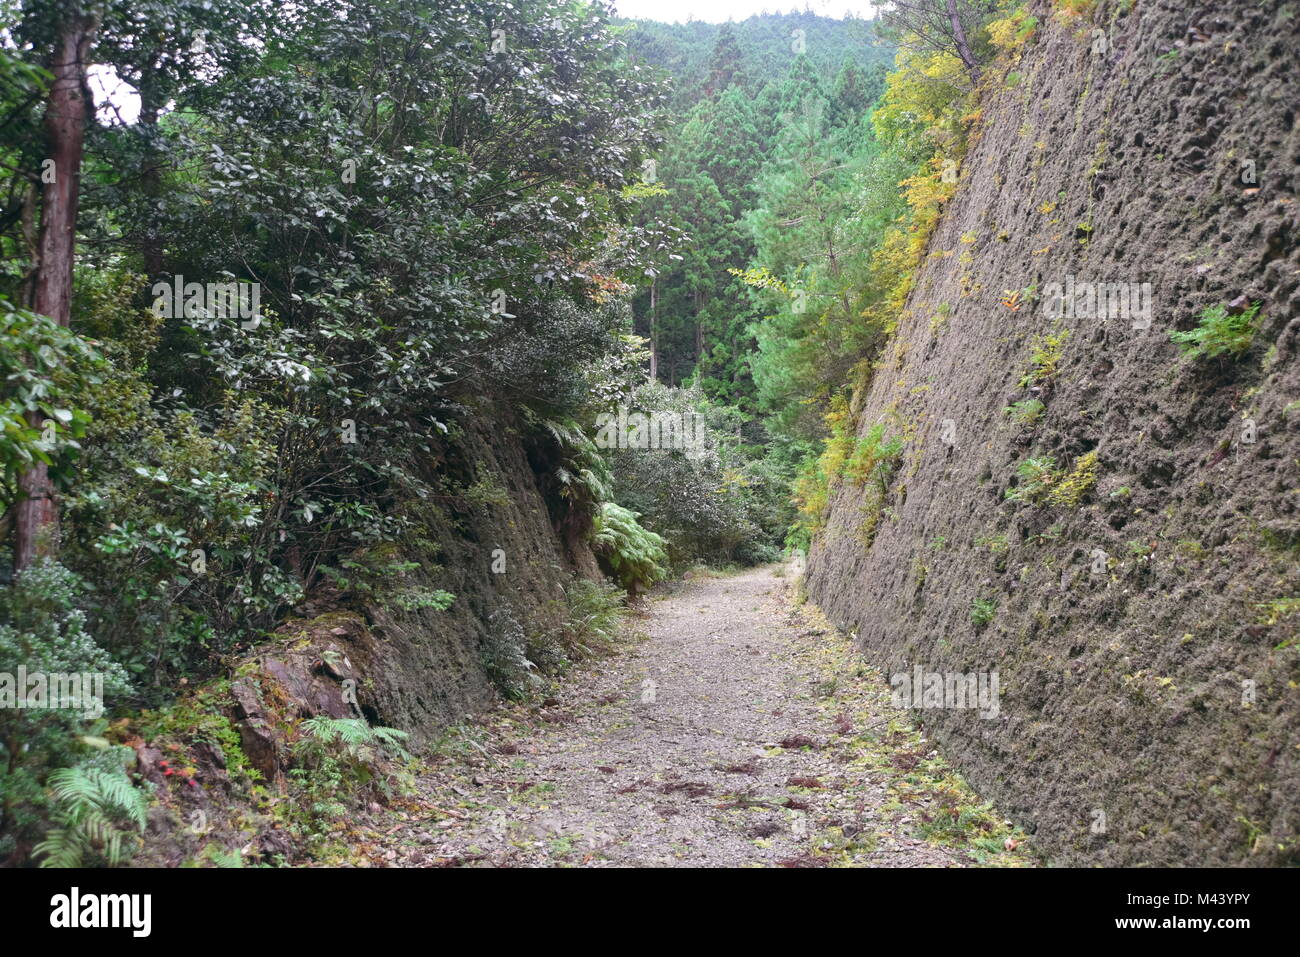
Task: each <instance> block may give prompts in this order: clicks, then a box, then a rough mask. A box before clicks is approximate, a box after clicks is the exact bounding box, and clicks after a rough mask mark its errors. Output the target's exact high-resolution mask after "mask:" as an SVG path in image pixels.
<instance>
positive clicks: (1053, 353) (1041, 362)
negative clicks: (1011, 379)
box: [1020, 329, 1070, 389]
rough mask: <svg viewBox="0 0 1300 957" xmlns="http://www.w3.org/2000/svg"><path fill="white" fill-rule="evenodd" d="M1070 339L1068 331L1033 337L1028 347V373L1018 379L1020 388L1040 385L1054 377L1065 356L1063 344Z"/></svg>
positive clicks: (1063, 330)
mask: <svg viewBox="0 0 1300 957" xmlns="http://www.w3.org/2000/svg"><path fill="white" fill-rule="evenodd" d="M1069 338H1070V330H1069V329H1062V330H1061V331H1060V332H1049V333H1045V334H1043V335H1039V336H1034V339H1033V342H1032V343H1031V345H1030V353H1029V371H1028V372H1026V373H1025V374H1024V375H1023V376H1021V378H1020V388H1022V389H1027V388H1029V387H1030V386H1035V385H1042V384H1043V383H1044V382H1047V381H1049V380H1051V379H1054V378H1055V377H1056V374H1057V372H1058V371H1059V367H1060V364H1061V359H1062V358H1064V356H1065V343H1066V340H1067V339H1069Z"/></svg>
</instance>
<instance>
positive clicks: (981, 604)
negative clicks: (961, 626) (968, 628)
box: [970, 598, 998, 628]
mask: <svg viewBox="0 0 1300 957" xmlns="http://www.w3.org/2000/svg"><path fill="white" fill-rule="evenodd" d="M997 611H998V601H997V599H996V598H976V599H975V600H974V601H972V602H971V603H970V620H971V624H972V625H974V626H975V627H976V628H983V627H984V626H985V625H987V624H988V623H989V622H991V621H992V620H993V616H994V615H996V614H997Z"/></svg>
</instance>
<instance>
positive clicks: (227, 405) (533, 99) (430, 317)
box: [0, 0, 663, 859]
mask: <svg viewBox="0 0 1300 957" xmlns="http://www.w3.org/2000/svg"><path fill="white" fill-rule="evenodd" d="M92 8H93V9H92ZM5 10H6V13H8V14H12V21H13V22H15V23H17V27H16V28H15V29H14V31H12V33H10V34H6V36H5V38H4V40H3V41H0V50H2V53H3V55H2V56H0V81H2V82H0V113H2V115H0V119H3V120H4V121H5V124H6V137H5V141H4V143H5V145H4V146H3V147H0V153H3V157H2V158H3V161H4V162H3V167H0V168H2V169H3V173H0V181H2V182H0V197H3V202H4V206H3V209H0V252H2V256H3V262H4V269H3V270H2V271H0V303H3V310H4V311H3V317H4V318H3V321H4V325H5V334H4V335H3V336H2V337H0V370H2V371H3V372H4V375H5V383H6V385H5V390H4V393H3V395H0V402H3V405H2V406H0V408H2V409H3V415H4V423H5V428H4V436H3V442H2V443H0V456H2V457H3V461H4V465H5V481H4V482H3V484H2V486H0V488H3V493H2V494H3V496H4V501H3V503H2V504H3V507H4V508H5V509H6V511H12V506H13V505H14V503H15V501H16V499H17V496H18V489H17V483H16V477H17V475H18V474H19V473H20V472H21V471H22V470H24V469H26V468H28V467H30V465H31V464H32V463H33V462H36V461H41V462H44V463H46V464H47V465H48V466H49V467H50V469H51V474H52V478H53V481H54V483H55V487H56V489H58V490H59V492H60V496H59V502H58V504H59V512H60V518H61V522H60V526H61V527H60V529H59V541H58V543H57V544H58V564H54V563H50V564H48V565H42V566H40V567H39V568H32V569H30V570H27V571H24V572H21V573H20V574H19V575H18V576H17V577H15V578H14V579H13V581H12V583H11V585H10V586H8V587H7V588H5V589H4V590H3V599H4V601H5V604H6V612H7V614H6V616H5V624H4V626H3V627H4V630H3V632H2V633H0V672H5V673H12V672H14V671H15V670H16V668H17V666H18V664H19V663H22V662H27V663H28V665H29V667H37V666H42V667H43V666H46V665H48V666H49V667H51V668H52V667H54V665H55V664H58V665H60V666H61V667H62V668H63V669H64V670H69V671H82V670H91V671H100V672H106V673H108V674H110V675H111V677H112V680H111V681H109V682H106V696H107V698H108V699H109V706H110V708H113V707H116V708H121V707H124V706H129V705H135V706H140V705H145V706H152V705H155V704H158V703H162V702H165V701H167V700H168V699H170V698H171V697H172V696H174V695H175V693H176V689H177V688H178V687H179V686H180V685H181V683H182V682H183V681H191V680H193V679H195V678H202V677H204V676H207V675H210V674H212V673H213V672H214V671H215V669H217V668H218V667H219V666H220V664H221V662H222V660H223V656H225V655H226V654H228V653H229V652H231V651H237V650H239V649H241V648H243V647H247V646H248V645H250V644H252V643H255V642H257V641H259V640H261V639H262V638H263V637H264V636H265V635H266V633H267V632H268V630H269V629H271V628H273V627H274V626H275V625H276V624H277V622H278V621H280V620H281V618H282V617H283V616H284V615H285V614H286V613H288V612H289V611H290V610H291V609H292V608H293V607H294V606H295V604H297V603H298V602H300V601H301V600H302V599H303V598H304V597H306V596H308V595H310V594H311V593H312V592H313V590H314V589H317V588H319V587H322V586H324V585H329V586H331V587H333V588H336V589H342V591H343V592H344V595H345V597H346V596H347V595H349V594H350V595H352V597H353V598H355V599H356V600H357V601H359V602H360V601H371V600H389V599H391V600H394V601H399V603H400V601H401V600H403V599H404V598H405V599H409V598H410V596H387V595H386V593H384V592H383V591H382V590H381V589H379V588H378V587H377V585H376V583H382V582H384V581H385V580H388V581H391V580H398V579H400V576H401V575H403V574H404V573H405V572H406V571H408V570H409V563H403V562H401V561H399V560H398V559H393V560H391V561H390V562H389V564H388V565H384V564H383V561H388V560H387V559H384V560H381V559H379V558H378V557H377V556H382V555H385V554H389V552H386V551H385V549H384V548H383V546H385V545H386V544H388V543H399V542H401V541H402V540H404V539H405V538H407V537H409V536H418V535H419V533H420V529H419V528H418V527H417V523H416V520H415V519H414V518H413V517H412V510H411V509H409V508H407V507H405V503H410V502H420V501H425V502H438V501H445V500H446V498H447V497H446V496H445V495H444V494H443V492H444V491H445V490H444V488H443V487H442V485H441V484H440V481H439V479H438V477H437V476H432V477H431V476H430V474H429V470H428V468H427V464H426V463H428V462H430V461H438V460H439V459H440V458H442V457H444V456H445V455H446V453H447V450H448V449H449V448H450V447H452V446H453V445H454V444H455V443H456V442H457V440H458V436H459V434H460V433H461V429H462V422H463V421H464V419H465V418H466V417H467V416H468V415H471V414H473V412H472V407H473V406H474V405H475V404H476V403H477V401H478V399H479V397H481V396H483V395H485V394H486V395H488V396H490V397H492V398H494V399H495V400H497V401H504V402H508V403H511V404H513V405H514V407H515V408H516V409H517V410H518V412H519V414H520V418H521V419H522V420H523V421H524V423H525V427H526V428H527V429H528V436H527V441H528V442H529V443H530V446H531V447H532V448H533V449H534V450H535V451H536V453H537V455H536V459H537V461H538V462H541V463H549V465H550V467H549V468H548V469H547V472H546V475H545V476H544V480H545V482H546V483H549V484H547V485H546V491H547V493H548V504H549V505H551V506H552V507H553V510H554V517H555V518H556V521H557V523H558V524H562V525H563V524H566V523H567V524H571V525H574V526H575V527H582V525H583V524H584V522H585V524H586V525H587V526H589V525H590V523H591V520H592V518H593V517H594V515H595V514H596V512H597V510H598V508H599V505H600V502H601V501H603V500H604V499H605V498H607V496H608V495H609V494H610V490H609V487H608V484H607V483H606V484H602V483H601V481H600V476H601V474H602V472H603V471H604V469H603V464H602V463H600V462H599V457H598V456H594V457H593V456H592V454H591V452H592V446H591V443H590V440H589V438H587V436H586V435H585V434H584V429H585V428H588V427H589V423H590V421H591V419H592V418H593V416H594V414H595V409H597V408H599V407H602V405H603V404H604V403H607V402H612V401H617V400H619V398H620V397H624V396H625V395H626V392H627V389H628V386H627V382H628V380H629V375H630V374H631V373H632V372H633V371H634V370H635V366H636V355H637V351H636V343H635V340H634V339H632V338H631V332H632V330H631V328H630V325H629V322H628V314H627V309H626V306H625V305H624V304H623V303H622V302H621V299H622V298H624V297H626V295H627V294H628V293H629V292H630V291H631V290H632V288H633V285H632V284H633V283H634V282H636V281H638V280H639V279H640V278H641V277H642V276H643V274H644V270H645V268H646V266H647V263H648V262H650V258H651V257H652V255H653V248H654V245H655V243H656V242H657V241H658V240H657V239H655V237H654V235H653V234H652V231H650V230H646V229H643V228H641V227H639V226H638V224H637V222H636V215H637V208H638V206H639V204H640V203H641V202H642V201H643V200H644V196H645V190H644V188H643V185H642V184H641V169H642V164H643V161H644V160H646V159H647V158H649V157H650V156H651V155H652V154H653V153H654V152H655V151H656V150H657V149H658V147H659V146H660V143H661V136H660V133H659V132H658V130H659V128H660V126H661V124H662V117H661V115H660V107H661V105H662V102H663V94H662V92H661V90H660V88H659V86H657V85H656V81H654V79H653V78H652V76H651V71H650V70H649V69H648V68H647V67H645V66H643V65H638V64H636V63H634V62H633V61H632V60H631V59H630V58H629V57H628V55H627V52H626V49H625V44H624V43H623V41H622V40H621V39H620V38H619V37H618V36H617V35H616V33H615V32H613V31H612V30H611V29H610V26H609V23H608V12H607V11H606V10H604V9H603V8H602V7H600V6H599V5H589V4H582V3H579V4H569V3H559V2H556V3H548V2H532V3H528V4H525V5H523V6H522V7H521V6H518V5H513V4H510V3H505V2H492V0H489V2H473V3H460V4H436V5H429V4H417V3H410V2H405V0H356V2H347V3H344V4H342V5H339V4H330V5H324V4H304V5H297V6H293V7H291V8H286V7H283V6H282V5H275V6H274V9H272V7H271V6H268V5H263V4H261V3H259V2H257V0H249V2H246V3H235V4H220V5H213V4H208V3H200V2H197V0H195V2H193V3H191V2H189V0H174V2H168V0H147V2H144V3H130V4H127V3H116V2H99V3H91V2H89V0H87V3H85V4H80V5H79V4H78V3H75V2H74V3H63V2H54V0H50V2H45V0H30V2H23V3H21V4H20V5H14V4H8V3H7V4H5ZM83 12H87V13H92V14H94V15H96V18H97V28H96V30H95V33H94V36H93V42H92V43H91V45H90V47H89V54H88V55H89V58H90V60H91V62H94V63H96V64H99V65H101V66H102V67H103V68H104V69H106V70H108V71H111V72H110V75H112V76H116V77H118V78H121V79H122V80H123V81H125V82H126V83H127V84H129V85H130V89H133V90H134V91H135V92H136V93H138V94H139V99H138V105H139V116H138V118H133V119H124V118H123V116H121V115H115V114H114V112H113V109H109V110H101V111H100V113H99V116H98V120H97V121H96V122H92V123H90V124H89V125H88V127H87V130H86V148H85V153H84V159H83V163H82V181H81V191H80V195H79V197H78V198H79V201H80V216H79V220H78V222H79V231H80V233H81V239H82V241H81V243H80V246H79V248H78V250H77V259H76V272H75V276H74V283H73V289H72V299H73V302H72V318H71V324H70V328H64V327H61V326H59V325H57V324H55V323H52V322H50V321H49V320H48V319H46V318H44V317H39V316H35V315H33V314H32V313H31V311H30V310H29V309H26V308H20V307H19V305H18V304H23V303H29V302H30V301H31V294H32V293H31V290H32V286H33V282H34V280H35V276H36V275H37V272H38V270H39V269H40V268H41V262H40V258H39V255H38V249H37V244H36V241H35V240H36V232H37V228H38V225H39V220H40V216H41V215H42V210H43V206H42V203H43V197H44V196H45V191H46V188H47V186H48V180H45V181H43V180H42V171H43V169H44V165H43V157H44V156H46V155H47V148H48V147H47V142H46V130H45V129H44V127H43V125H42V120H43V113H44V104H45V100H46V94H47V92H48V83H49V75H48V74H47V73H46V72H45V71H44V69H43V67H44V66H45V65H46V64H47V63H48V61H49V60H50V58H51V56H52V55H53V50H54V45H55V42H56V40H57V38H58V35H59V31H60V30H61V29H62V25H63V24H66V23H69V22H71V21H72V20H74V19H75V18H76V17H78V16H79V15H80V14H81V13H83ZM6 20H10V17H6ZM494 31H496V32H495V33H494ZM131 103H132V99H131V97H130V96H126V97H125V98H124V97H123V96H122V95H121V94H119V96H118V97H117V98H116V99H115V100H114V101H113V103H112V104H111V106H112V107H115V108H122V107H129V106H130V105H131ZM189 283H199V284H203V285H200V286H198V287H197V291H198V292H199V293H200V294H202V295H201V296H200V297H197V298H196V297H192V296H191V292H190V289H189V288H188V287H187V285H186V284H189ZM211 283H223V284H224V283H229V284H233V285H232V287H231V288H232V291H233V292H234V293H236V294H237V295H236V296H235V297H234V299H233V302H232V300H231V298H230V297H227V298H225V299H222V298H220V297H219V296H217V295H215V294H209V293H208V287H207V285H206V284H211ZM173 287H179V289H180V293H181V297H173V295H172V289H173ZM254 290H256V295H257V300H256V302H257V304H258V307H259V308H257V309H255V310H254V309H252V308H251V306H252V304H253V302H254V300H253V298H252V296H253V291H254ZM239 297H242V299H241V298H239ZM241 302H242V304H243V306H244V307H245V308H244V310H243V311H242V312H241V311H239V310H238V309H234V308H231V306H232V305H238V304H240V303H241ZM33 423H35V424H33ZM547 423H550V424H551V425H550V426H548V425H547ZM557 423H558V424H559V425H560V426H561V427H559V428H555V427H552V426H554V425H555V424H557ZM5 530H6V532H9V531H11V528H10V526H9V525H8V524H6V526H5ZM376 561H379V562H380V565H379V566H376V564H375V562H376ZM5 564H6V560H5V559H3V558H0V572H3V573H5V574H6V577H8V573H7V572H5V568H4V566H5ZM417 597H418V596H417ZM452 600H454V596H452V594H451V593H450V592H447V591H442V590H437V591H434V592H432V593H430V595H429V596H427V599H425V600H421V607H429V608H434V609H436V608H445V607H447V605H448V604H449V603H450V601H452ZM403 607H405V606H403ZM19 609H22V611H21V613H20V611H19ZM603 628H604V626H603V625H602V624H601V622H600V621H598V620H591V621H589V622H588V625H587V630H586V638H584V639H582V640H584V641H595V640H597V639H596V638H593V637H592V636H593V635H598V634H599V633H600V632H601V631H602V629H603ZM89 635H94V640H93V641H91V640H90V639H89V638H88V637H86V636H89ZM47 650H48V654H47ZM42 655H45V656H46V657H45V658H42V657H41V656H42ZM46 658H48V661H47V660H46ZM56 659H57V661H56ZM128 681H129V686H128ZM15 715H17V716H18V717H16V718H15V717H14V716H15ZM65 716H66V719H65ZM0 720H3V721H5V722H7V725H12V724H13V723H14V721H18V722H19V723H20V724H22V725H23V727H21V728H17V729H13V728H9V727H8V726H6V729H5V734H4V735H3V737H0V749H3V750H0V767H4V768H6V770H4V771H2V772H0V791H2V793H3V794H4V797H5V803H4V811H3V819H0V834H3V835H4V836H5V840H6V841H7V845H5V846H4V847H0V850H6V849H7V850H8V851H14V850H17V851H19V852H20V853H21V851H22V850H23V849H24V848H28V849H29V848H30V847H31V845H32V844H33V842H34V839H35V838H36V837H38V836H39V834H40V833H41V820H42V818H43V817H48V815H45V814H44V812H42V810H41V808H42V806H43V805H44V803H45V802H46V801H47V800H55V798H54V797H48V798H46V797H42V794H43V793H44V792H43V788H44V787H45V786H47V785H49V784H51V783H53V781H54V780H55V779H53V778H51V776H50V772H51V769H52V768H57V767H59V766H67V765H69V764H73V763H75V762H77V761H79V760H80V759H81V756H82V755H83V754H84V752H85V750H86V748H85V746H83V745H81V744H79V743H78V742H79V738H78V733H79V732H82V733H84V732H85V731H86V730H88V729H87V728H86V726H85V723H84V722H83V721H82V720H81V718H80V716H78V715H74V714H70V713H68V712H59V713H56V714H54V715H49V714H42V713H38V712H35V711H12V710H6V711H2V712H0ZM33 722H36V723H37V725H38V727H36V728H29V727H28V726H27V725H30V724H32V723H33ZM20 755H21V758H20ZM321 760H322V761H323V760H324V759H321ZM336 763H337V762H336ZM344 763H345V764H346V762H344ZM322 766H323V765H322ZM340 767H342V765H340ZM317 770H318V771H319V768H318V769H317ZM344 770H346V768H345V769H344ZM80 807H81V805H78V808H80ZM85 813H86V812H83V810H77V809H72V810H67V811H64V810H58V809H57V807H56V809H55V812H54V818H55V820H56V821H57V820H62V819H64V818H66V819H67V820H68V821H70V822H73V823H72V824H71V825H69V826H67V827H64V828H63V831H64V834H65V838H66V841H65V844H67V847H68V848H72V846H73V845H74V844H76V841H75V840H74V839H73V837H72V836H70V835H73V834H74V832H75V833H83V832H85V831H86V828H85V827H82V829H81V830H80V831H77V830H76V827H81V825H76V821H80V820H89V818H85ZM59 815H62V817H59ZM69 815H71V816H70V817H69ZM78 815H80V817H79V816H78ZM73 825H75V827H74V826H73ZM91 830H92V831H93V834H94V835H98V837H97V838H94V839H93V840H92V843H95V842H96V841H98V843H99V845H100V846H99V847H98V853H101V854H103V853H106V852H108V851H110V850H111V851H113V852H116V851H117V850H118V849H119V848H118V847H117V845H114V846H113V847H112V848H109V847H108V845H106V844H104V842H103V841H104V840H107V838H108V837H110V836H111V835H110V834H109V832H108V831H106V830H104V828H103V826H101V825H99V824H96V825H95V828H94V829H91ZM101 838H102V839H103V840H100V839H101ZM67 842H71V843H67ZM78 846H79V845H78ZM72 852H73V851H72V850H66V853H69V854H70V853H72ZM50 853H51V854H54V850H53V849H50ZM59 853H60V854H63V853H65V851H60V852H59ZM60 859H62V858H60Z"/></svg>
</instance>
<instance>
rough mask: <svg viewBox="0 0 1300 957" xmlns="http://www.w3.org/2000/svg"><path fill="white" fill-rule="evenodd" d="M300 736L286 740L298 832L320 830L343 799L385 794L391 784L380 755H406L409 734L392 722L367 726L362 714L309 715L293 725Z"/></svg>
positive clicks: (340, 810) (341, 809) (342, 808)
mask: <svg viewBox="0 0 1300 957" xmlns="http://www.w3.org/2000/svg"><path fill="white" fill-rule="evenodd" d="M298 730H299V731H300V733H301V737H300V738H299V739H298V740H297V741H295V742H294V743H293V744H292V746H291V751H292V753H293V756H294V758H295V760H296V761H297V767H294V768H291V769H290V771H289V776H290V777H291V778H292V779H293V782H294V785H295V788H296V789H297V792H298V796H299V798H300V800H299V801H298V802H297V804H298V808H297V812H298V818H297V820H296V821H295V823H294V824H293V825H292V828H291V829H293V830H295V831H297V832H298V833H304V832H306V833H308V834H312V833H313V832H319V831H320V830H321V829H322V825H323V824H324V823H325V822H327V821H328V820H330V819H333V818H338V817H342V816H343V815H344V814H346V813H347V804H346V803H344V802H346V801H356V802H360V801H364V800H365V799H367V798H369V797H385V798H386V797H388V796H390V795H391V793H392V790H393V789H392V787H391V784H390V781H389V779H388V776H387V775H385V774H383V773H381V764H380V763H381V761H384V760H402V761H409V760H410V758H411V755H410V753H409V752H408V751H407V750H406V746H405V742H406V739H407V738H408V737H409V735H407V733H406V732H405V731H399V730H397V729H396V728H382V727H372V726H371V725H370V724H369V723H368V722H367V721H366V720H365V719H364V718H330V717H326V716H324V715H322V716H319V717H315V718H308V719H307V720H306V721H303V722H302V724H300V725H299V726H298Z"/></svg>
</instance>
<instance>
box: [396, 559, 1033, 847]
mask: <svg viewBox="0 0 1300 957" xmlns="http://www.w3.org/2000/svg"><path fill="white" fill-rule="evenodd" d="M793 572H794V569H792V568H790V567H789V566H767V567H764V568H758V569H752V570H747V571H744V572H742V573H739V574H734V575H725V576H722V575H720V576H710V577H704V578H698V579H695V580H691V581H687V582H685V583H682V584H680V585H679V586H677V587H676V588H674V589H673V590H672V591H670V592H668V593H666V594H662V595H659V596H657V597H655V598H653V599H651V600H650V601H648V602H647V603H646V606H645V608H644V610H643V611H642V612H641V613H640V615H639V616H638V617H634V618H633V619H632V624H633V626H634V627H635V628H636V629H637V630H639V631H641V632H643V635H642V636H641V638H640V640H636V641H631V642H629V643H628V644H627V645H625V646H624V647H623V648H622V649H621V650H620V651H619V653H617V654H616V655H614V656H612V657H609V658H605V659H602V660H599V661H595V662H589V663H587V664H586V665H584V666H582V667H580V668H578V669H575V671H574V672H573V673H571V674H570V675H569V676H567V677H566V678H565V680H564V681H563V682H562V683H561V686H560V689H559V690H558V691H557V692H556V693H555V696H554V697H552V698H547V699H546V701H545V702H544V703H535V704H532V705H528V706H525V705H516V706H511V707H506V708H502V709H499V710H498V711H495V712H493V713H491V714H489V715H487V716H485V717H484V718H483V719H482V720H481V722H479V723H478V724H477V725H475V726H473V727H471V728H469V729H464V730H462V732H461V733H460V735H459V736H458V737H457V738H456V739H455V744H454V745H453V746H449V747H446V748H444V749H442V751H441V758H440V759H439V760H438V761H436V762H435V763H434V764H433V765H432V766H431V767H430V768H429V769H428V771H427V773H426V774H424V775H422V776H421V778H420V781H419V794H418V796H417V797H415V798H414V799H412V800H409V801H406V802H403V803H402V804H400V805H399V809H398V816H399V818H400V819H401V823H400V824H398V825H397V826H396V827H394V828H392V829H391V830H390V831H389V832H388V834H387V836H386V839H385V840H384V841H383V842H382V843H381V844H380V845H379V846H378V847H377V848H376V850H375V852H374V855H373V857H372V861H373V863H374V864H376V865H381V866H503V865H504V866H598V867H608V866H724V867H728V866H787V867H789V866H825V865H841V866H843V865H849V866H873V867H897V866H901V867H915V866H940V867H951V866H969V865H972V864H975V863H998V864H1013V865H1014V864H1025V863H1028V862H1029V860H1030V859H1029V857H1028V855H1027V854H1026V853H1025V851H1026V848H1023V847H1021V846H1020V845H1022V844H1024V835H1023V834H1020V833H1019V832H1018V831H1015V830H1014V829H1013V828H1010V827H1008V824H1009V822H1003V821H1002V820H1001V819H1000V818H998V817H997V816H996V815H994V814H993V813H992V811H991V809H989V808H988V807H987V805H981V804H980V802H979V800H978V798H976V797H975V796H974V794H973V793H971V792H970V791H969V789H968V788H967V787H966V785H965V784H964V782H962V781H961V779H960V778H959V777H957V776H956V775H955V774H953V772H952V771H951V769H950V768H948V767H947V765H946V764H944V763H943V761H942V758H941V757H940V756H939V755H938V753H937V752H935V751H934V750H933V745H932V744H930V743H927V742H926V741H925V739H924V738H923V737H922V735H921V733H920V732H918V731H916V730H915V729H914V728H913V726H912V724H911V722H910V720H909V719H908V717H907V716H906V715H904V714H903V713H901V712H896V711H893V710H892V709H891V708H890V707H889V693H888V687H887V685H886V684H885V683H884V681H883V680H882V678H881V676H880V675H879V674H878V673H876V672H874V671H873V670H872V669H870V668H867V667H865V666H864V665H863V664H862V663H861V662H860V661H859V660H858V659H857V658H856V656H855V655H854V654H853V653H852V649H851V648H850V647H849V641H848V639H847V638H844V637H843V636H840V635H838V634H836V633H835V632H834V630H833V629H831V628H829V626H827V625H826V624H825V623H824V622H823V621H820V618H819V616H818V615H817V613H816V611H815V610H812V609H809V608H807V607H805V606H800V605H798V604H797V603H796V602H795V601H794V600H793V581H794V576H793Z"/></svg>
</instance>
